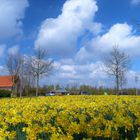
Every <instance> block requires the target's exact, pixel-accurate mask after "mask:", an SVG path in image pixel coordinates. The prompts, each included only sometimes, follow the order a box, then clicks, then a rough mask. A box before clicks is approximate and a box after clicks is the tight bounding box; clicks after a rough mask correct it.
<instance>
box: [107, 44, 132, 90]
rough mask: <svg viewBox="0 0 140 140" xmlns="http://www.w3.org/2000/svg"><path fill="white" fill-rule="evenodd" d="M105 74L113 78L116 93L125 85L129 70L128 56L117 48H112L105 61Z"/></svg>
mask: <svg viewBox="0 0 140 140" xmlns="http://www.w3.org/2000/svg"><path fill="white" fill-rule="evenodd" d="M105 66H106V70H105V71H106V73H107V74H108V75H111V76H113V77H114V78H115V85H116V90H117V92H118V91H119V89H120V88H122V86H123V85H124V84H125V83H126V73H127V71H128V70H129V68H130V59H129V56H128V55H127V54H126V53H124V52H123V51H121V50H119V48H118V46H115V47H113V49H112V51H111V52H110V54H109V56H108V57H107V58H106V59H105Z"/></svg>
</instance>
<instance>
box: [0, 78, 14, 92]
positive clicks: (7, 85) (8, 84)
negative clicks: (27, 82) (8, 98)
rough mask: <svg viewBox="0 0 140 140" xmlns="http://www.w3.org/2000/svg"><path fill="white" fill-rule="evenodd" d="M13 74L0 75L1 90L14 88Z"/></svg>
mask: <svg viewBox="0 0 140 140" xmlns="http://www.w3.org/2000/svg"><path fill="white" fill-rule="evenodd" d="M13 86H14V83H13V76H0V90H12V88H13Z"/></svg>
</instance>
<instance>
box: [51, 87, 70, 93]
mask: <svg viewBox="0 0 140 140" xmlns="http://www.w3.org/2000/svg"><path fill="white" fill-rule="evenodd" d="M52 93H54V94H55V95H68V94H69V93H70V92H69V91H67V90H65V89H63V88H60V89H58V90H54V91H52Z"/></svg>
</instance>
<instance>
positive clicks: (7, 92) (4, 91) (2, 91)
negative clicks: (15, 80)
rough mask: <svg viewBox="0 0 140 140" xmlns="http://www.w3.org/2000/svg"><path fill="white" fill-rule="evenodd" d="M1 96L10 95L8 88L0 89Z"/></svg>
mask: <svg viewBox="0 0 140 140" xmlns="http://www.w3.org/2000/svg"><path fill="white" fill-rule="evenodd" d="M2 97H11V91H9V90H0V98H2Z"/></svg>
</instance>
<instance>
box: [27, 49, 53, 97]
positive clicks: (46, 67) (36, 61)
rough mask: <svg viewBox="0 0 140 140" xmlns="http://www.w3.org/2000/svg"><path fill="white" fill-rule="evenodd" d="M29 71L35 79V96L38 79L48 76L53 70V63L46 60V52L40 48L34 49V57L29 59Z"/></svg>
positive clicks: (37, 89) (37, 91)
mask: <svg viewBox="0 0 140 140" xmlns="http://www.w3.org/2000/svg"><path fill="white" fill-rule="evenodd" d="M29 67H30V68H29V69H30V72H31V74H32V75H33V76H34V77H35V78H36V96H38V93H39V82H40V77H42V76H48V75H49V74H50V73H51V72H52V69H53V61H52V60H50V59H48V58H47V51H46V50H45V49H44V48H42V47H37V48H36V49H35V55H34V56H32V57H31V58H30V62H29Z"/></svg>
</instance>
